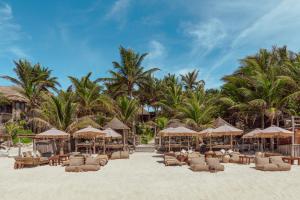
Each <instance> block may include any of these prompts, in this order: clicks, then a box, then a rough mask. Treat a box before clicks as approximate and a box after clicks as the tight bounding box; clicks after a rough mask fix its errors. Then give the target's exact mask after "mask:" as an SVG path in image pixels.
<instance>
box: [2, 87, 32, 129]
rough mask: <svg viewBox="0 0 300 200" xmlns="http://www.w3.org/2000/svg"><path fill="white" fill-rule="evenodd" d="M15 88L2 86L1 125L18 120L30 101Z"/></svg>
mask: <svg viewBox="0 0 300 200" xmlns="http://www.w3.org/2000/svg"><path fill="white" fill-rule="evenodd" d="M18 90H19V88H17V87H14V86H0V124H2V123H5V122H7V121H9V120H18V119H20V118H21V114H22V112H24V111H25V109H26V103H27V102H28V100H27V99H26V98H25V97H24V96H23V95H22V94H21V93H20V92H19V91H18Z"/></svg>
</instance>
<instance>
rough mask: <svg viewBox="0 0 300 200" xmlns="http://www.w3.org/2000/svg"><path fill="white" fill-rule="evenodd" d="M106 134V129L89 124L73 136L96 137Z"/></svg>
mask: <svg viewBox="0 0 300 200" xmlns="http://www.w3.org/2000/svg"><path fill="white" fill-rule="evenodd" d="M104 136H105V132H104V131H102V130H100V129H96V128H93V127H92V126H88V127H86V128H83V129H80V130H79V131H76V132H75V133H74V134H73V137H75V138H96V137H104Z"/></svg>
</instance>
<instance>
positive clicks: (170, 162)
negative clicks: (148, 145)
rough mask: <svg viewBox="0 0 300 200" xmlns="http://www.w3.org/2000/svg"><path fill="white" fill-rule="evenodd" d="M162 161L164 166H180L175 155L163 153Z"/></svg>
mask: <svg viewBox="0 0 300 200" xmlns="http://www.w3.org/2000/svg"><path fill="white" fill-rule="evenodd" d="M164 163H165V165H166V166H176V165H180V166H181V163H180V162H179V160H177V159H176V157H174V156H168V155H164Z"/></svg>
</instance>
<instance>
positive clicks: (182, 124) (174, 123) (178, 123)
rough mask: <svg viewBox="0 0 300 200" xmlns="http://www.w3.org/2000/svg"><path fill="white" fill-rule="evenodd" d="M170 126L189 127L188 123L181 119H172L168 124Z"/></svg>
mask: <svg viewBox="0 0 300 200" xmlns="http://www.w3.org/2000/svg"><path fill="white" fill-rule="evenodd" d="M167 127H168V128H177V127H186V128H187V125H186V124H184V123H182V122H180V120H178V119H171V120H170V121H169V122H168V125H167Z"/></svg>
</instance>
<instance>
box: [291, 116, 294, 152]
mask: <svg viewBox="0 0 300 200" xmlns="http://www.w3.org/2000/svg"><path fill="white" fill-rule="evenodd" d="M292 128H293V129H292V131H293V135H292V149H291V156H294V155H295V153H294V144H295V117H294V116H292Z"/></svg>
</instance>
